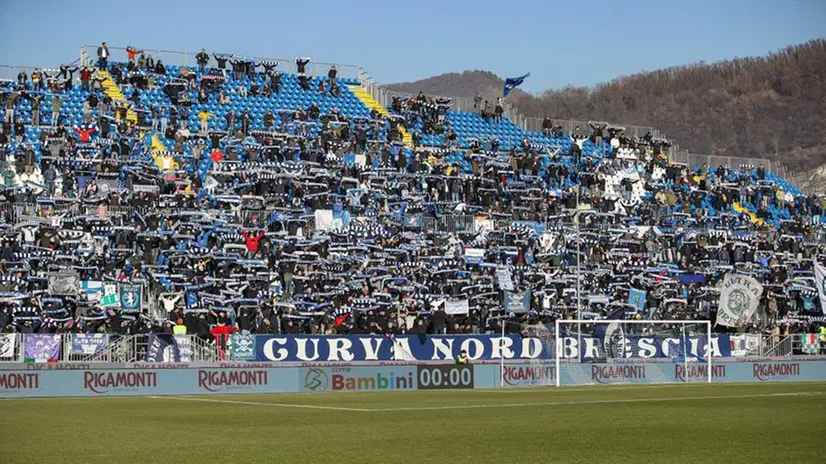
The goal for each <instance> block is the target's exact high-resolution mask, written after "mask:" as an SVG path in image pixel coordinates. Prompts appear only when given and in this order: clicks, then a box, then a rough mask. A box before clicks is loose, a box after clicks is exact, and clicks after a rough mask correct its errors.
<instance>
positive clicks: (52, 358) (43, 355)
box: [23, 334, 61, 363]
mask: <svg viewBox="0 0 826 464" xmlns="http://www.w3.org/2000/svg"><path fill="white" fill-rule="evenodd" d="M24 341H25V344H24V347H23V360H24V362H27V363H41V362H50V363H52V362H57V360H58V358H59V357H60V341H61V338H60V335H57V334H26V336H25V337H24Z"/></svg>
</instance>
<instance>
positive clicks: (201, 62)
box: [195, 48, 209, 72]
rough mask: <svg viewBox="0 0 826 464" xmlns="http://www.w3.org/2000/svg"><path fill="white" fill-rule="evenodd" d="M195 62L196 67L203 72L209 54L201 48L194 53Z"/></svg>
mask: <svg viewBox="0 0 826 464" xmlns="http://www.w3.org/2000/svg"><path fill="white" fill-rule="evenodd" d="M195 62H196V63H198V69H199V70H200V71H201V72H204V70H205V69H206V65H207V63H209V54H207V52H206V50H204V49H203V48H202V49H201V51H200V53H198V54H197V55H195Z"/></svg>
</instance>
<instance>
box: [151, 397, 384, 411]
mask: <svg viewBox="0 0 826 464" xmlns="http://www.w3.org/2000/svg"><path fill="white" fill-rule="evenodd" d="M148 398H153V399H157V400H177V401H195V402H201V403H224V404H246V405H251V406H276V407H281V408H299V409H321V410H326V411H346V412H370V411H372V409H360V408H345V407H340V406H318V405H314V404H293V403H267V402H257V401H237V400H216V399H212V398H192V397H182V396H149V397H148Z"/></svg>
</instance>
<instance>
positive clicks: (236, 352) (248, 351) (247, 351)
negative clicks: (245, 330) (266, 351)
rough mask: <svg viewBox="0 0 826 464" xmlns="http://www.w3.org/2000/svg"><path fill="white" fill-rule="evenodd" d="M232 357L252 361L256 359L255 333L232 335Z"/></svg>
mask: <svg viewBox="0 0 826 464" xmlns="http://www.w3.org/2000/svg"><path fill="white" fill-rule="evenodd" d="M232 359H234V360H238V361H252V360H254V359H255V335H250V334H233V335H232Z"/></svg>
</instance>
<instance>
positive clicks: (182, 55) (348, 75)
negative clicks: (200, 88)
mask: <svg viewBox="0 0 826 464" xmlns="http://www.w3.org/2000/svg"><path fill="white" fill-rule="evenodd" d="M97 47H98V45H84V46H83V49H88V50H87V55H88V56H89V58H90V59H91V60H96V59H97ZM108 47H109V52H110V53H111V54H112V59H110V61H123V62H125V61H127V56H126V47H117V46H111V45H109V46H108ZM135 48H137V49H138V50H140V51H142V52H143V53H145V54H149V55H151V56H152V57H153V58H154V59H155V61H157V60H162V61H163V62H164V64H165V65H176V66H190V67H195V66H197V64H198V63H197V61H196V59H195V56H196V55H198V53H200V52H199V51H198V52H189V51H179V50H163V49H153V48H140V47H135ZM81 53H82V52H81ZM207 53H208V54H209V62H208V63H207V67H212V68H217V67H218V62H217V61H216V60H215V58H214V57H213V53H212V52H207ZM214 53H215V54H218V55H233V54H232V53H225V52H214ZM236 56H238V57H243V58H249V59H252V60H255V61H262V60H267V61H272V62H276V63H278V67H277V68H276V70H278V71H283V72H286V73H291V74H295V73H296V72H298V70H297V67H296V64H295V59H286V58H268V57H260V56H248V55H236ZM227 66H228V68H229V69H232V68H231V67H230V66H229V63H227ZM332 66H335V67H336V70H337V71H338V77H339V78H344V79H358V78H359V76H360V75H361V68H360V67H358V66H356V65H354V64H346V63H330V62H324V61H310V63H309V64H308V65H307V68H306V74H308V75H311V76H326V75H327V72H328V71H329V70H330V68H331V67H332Z"/></svg>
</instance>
